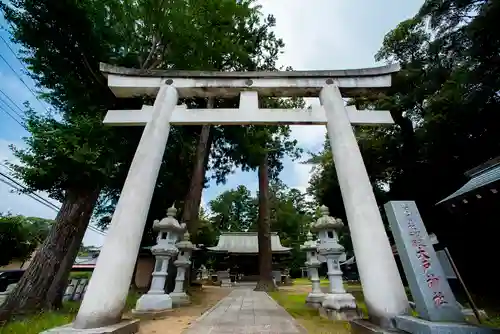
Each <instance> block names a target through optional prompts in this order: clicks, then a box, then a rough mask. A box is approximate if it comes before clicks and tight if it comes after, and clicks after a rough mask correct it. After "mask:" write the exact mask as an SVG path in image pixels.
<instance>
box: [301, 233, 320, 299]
mask: <svg viewBox="0 0 500 334" xmlns="http://www.w3.org/2000/svg"><path fill="white" fill-rule="evenodd" d="M300 249H301V250H303V251H305V252H306V259H307V260H306V262H305V266H306V267H307V270H308V271H309V274H308V276H309V279H310V280H311V283H312V291H311V292H309V294H308V295H307V297H306V304H307V305H308V306H311V307H313V308H320V307H321V303H323V299H324V298H325V294H324V293H323V292H322V291H321V287H320V279H319V275H318V268H319V267H320V266H321V262H320V261H319V260H318V244H317V242H316V241H315V240H313V235H312V233H311V232H310V231H309V232H307V240H306V242H304V244H303V245H301V246H300Z"/></svg>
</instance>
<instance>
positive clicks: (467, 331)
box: [394, 316, 500, 334]
mask: <svg viewBox="0 0 500 334" xmlns="http://www.w3.org/2000/svg"><path fill="white" fill-rule="evenodd" d="M394 322H395V325H396V328H398V329H400V330H402V331H405V332H408V333H411V334H442V333H453V334H499V333H500V329H499V328H491V327H483V326H481V327H480V326H474V325H469V324H466V323H454V322H453V323H452V322H436V321H428V320H424V319H419V318H415V317H411V316H398V317H396V318H395V319H394Z"/></svg>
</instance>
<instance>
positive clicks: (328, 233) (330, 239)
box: [311, 205, 360, 320]
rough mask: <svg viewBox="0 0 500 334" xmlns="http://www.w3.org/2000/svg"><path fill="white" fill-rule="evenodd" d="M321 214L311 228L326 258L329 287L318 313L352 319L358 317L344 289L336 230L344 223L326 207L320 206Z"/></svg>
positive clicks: (340, 254) (353, 299) (341, 251)
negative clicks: (331, 214) (316, 234)
mask: <svg viewBox="0 0 500 334" xmlns="http://www.w3.org/2000/svg"><path fill="white" fill-rule="evenodd" d="M320 211H321V214H322V216H321V217H320V218H319V219H318V220H317V221H316V223H313V224H312V226H311V230H312V231H313V232H315V233H318V237H319V240H320V242H319V245H318V252H319V253H320V254H321V255H322V256H324V257H325V258H326V264H327V267H328V273H327V274H328V280H329V283H330V284H329V288H328V293H327V294H326V295H325V298H324V300H323V303H322V304H321V308H320V314H321V315H322V316H325V317H328V318H329V319H334V320H353V319H358V318H360V316H359V312H358V308H357V306H356V299H355V298H354V296H353V295H352V294H350V293H348V292H347V291H346V290H345V289H344V282H343V281H342V270H341V269H340V257H341V256H342V255H343V254H344V247H343V246H342V245H340V244H339V242H338V241H339V239H338V234H337V230H339V229H340V228H342V227H343V226H344V224H343V223H342V220H340V219H339V218H333V217H331V216H330V213H329V211H328V208H327V207H326V206H324V205H323V206H321V208H320Z"/></svg>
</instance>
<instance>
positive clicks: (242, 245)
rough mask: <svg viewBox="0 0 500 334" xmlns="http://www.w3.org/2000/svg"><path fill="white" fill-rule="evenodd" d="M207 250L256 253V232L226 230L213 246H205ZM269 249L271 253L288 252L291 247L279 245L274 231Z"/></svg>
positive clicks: (279, 242)
mask: <svg viewBox="0 0 500 334" xmlns="http://www.w3.org/2000/svg"><path fill="white" fill-rule="evenodd" d="M207 249H208V250H209V251H212V252H218V253H233V254H258V253H259V243H258V237H257V232H227V233H222V234H221V235H220V236H219V243H218V244H217V246H215V247H207ZM271 250H272V252H273V253H288V252H290V250H291V248H289V247H283V246H282V245H281V241H280V237H279V235H278V234H277V233H276V232H272V233H271Z"/></svg>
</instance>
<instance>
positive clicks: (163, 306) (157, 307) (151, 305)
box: [134, 293, 172, 312]
mask: <svg viewBox="0 0 500 334" xmlns="http://www.w3.org/2000/svg"><path fill="white" fill-rule="evenodd" d="M171 308H172V298H171V297H170V296H169V295H168V294H166V293H163V294H161V295H154V294H149V293H148V294H145V295H142V296H141V297H140V298H139V299H138V300H137V304H136V305H135V310H134V311H136V312H148V311H163V310H169V309H171Z"/></svg>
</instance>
